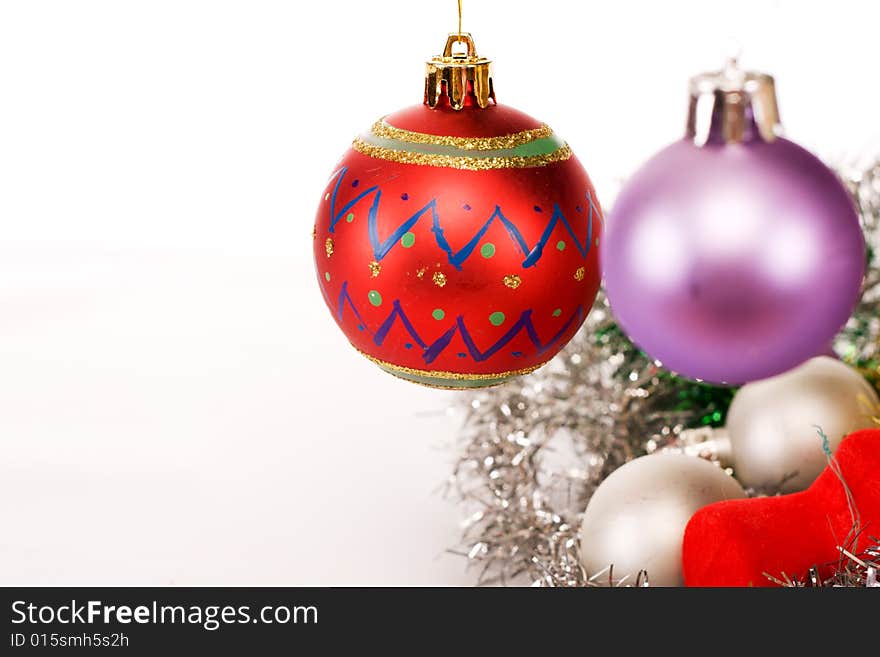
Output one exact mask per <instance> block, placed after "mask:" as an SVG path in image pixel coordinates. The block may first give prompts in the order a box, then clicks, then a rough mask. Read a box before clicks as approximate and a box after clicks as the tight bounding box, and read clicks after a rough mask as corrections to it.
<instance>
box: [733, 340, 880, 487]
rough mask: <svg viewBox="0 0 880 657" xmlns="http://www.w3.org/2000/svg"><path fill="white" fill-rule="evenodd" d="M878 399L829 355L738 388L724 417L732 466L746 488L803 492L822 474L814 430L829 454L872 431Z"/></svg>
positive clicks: (820, 452)
mask: <svg viewBox="0 0 880 657" xmlns="http://www.w3.org/2000/svg"><path fill="white" fill-rule="evenodd" d="M878 403H880V402H878V398H877V393H876V392H875V391H874V388H872V387H871V385H870V384H869V383H868V382H867V381H865V379H864V378H862V376H861V375H859V373H858V372H856V371H855V370H853V369H852V368H850V367H849V366H847V365H845V364H844V363H842V362H840V361H839V360H837V359H835V358H830V357H828V356H818V357H816V358H811V359H810V360H808V361H807V362H806V363H804V364H803V365H800V366H798V367H796V368H794V369H793V370H790V371H788V372H785V373H784V374H780V375H779V376H774V377H771V378H769V379H764V380H762V381H755V382H754V383H749V384H747V385H745V386H743V387H742V388H741V389H740V391H739V392H738V393H737V394H736V396H735V397H734V398H733V403H732V404H731V405H730V410H729V411H728V414H727V434H728V437H729V440H730V456H731V463H732V465H733V468H734V473H735V475H736V478H737V479H738V480H739V481H740V483H742V485H743V486H746V487H754V488H757V489H767V490H772V491H777V490H779V491H781V492H784V493H790V492H794V491H799V490H804V489H805V488H807V487H808V486H809V485H810V484H811V483H813V480H814V479H815V478H816V477H818V476H819V473H820V472H822V470H823V469H824V468H825V465H826V463H827V462H826V458H825V453H824V452H823V450H822V438H821V436H820V434H819V430H820V429H821V431H822V432H823V433H824V434H825V435H826V436H828V442H829V447H830V448H831V450H832V451H833V450H835V449H837V446H838V445H839V444H840V441H841V440H842V439H843V437H844V436H846V435H847V434H849V433H852V432H853V431H856V430H858V429H867V428H869V427H874V426H876V425H875V423H874V421H873V419H872V416H873V415H874V414H875V413H876V412H877V408H876V407H877V405H878Z"/></svg>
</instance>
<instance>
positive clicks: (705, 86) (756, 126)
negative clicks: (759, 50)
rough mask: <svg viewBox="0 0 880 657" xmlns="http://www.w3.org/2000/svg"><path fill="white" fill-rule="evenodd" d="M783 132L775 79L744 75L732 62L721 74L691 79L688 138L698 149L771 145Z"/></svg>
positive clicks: (734, 60)
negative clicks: (719, 145) (757, 140)
mask: <svg viewBox="0 0 880 657" xmlns="http://www.w3.org/2000/svg"><path fill="white" fill-rule="evenodd" d="M781 131H782V124H781V123H780V121H779V107H778V105H777V103H776V84H775V82H774V80H773V77H772V76H770V75H767V74H766V73H756V72H754V71H744V70H742V69H740V68H739V66H738V65H737V61H736V59H731V60H729V61H728V63H727V66H725V68H724V69H723V70H721V71H714V72H711V73H702V74H700V75H697V76H695V77H692V78H691V80H690V108H689V111H688V124H687V137H688V138H689V139H691V140H692V141H693V142H694V144H696V145H697V146H704V145H706V144H707V143H709V142H713V143H725V144H736V143H740V142H743V141H748V140H751V139H754V138H760V139H763V140H764V141H768V142H771V141H774V140H775V139H776V137H777V136H778V135H779V134H780V133H781Z"/></svg>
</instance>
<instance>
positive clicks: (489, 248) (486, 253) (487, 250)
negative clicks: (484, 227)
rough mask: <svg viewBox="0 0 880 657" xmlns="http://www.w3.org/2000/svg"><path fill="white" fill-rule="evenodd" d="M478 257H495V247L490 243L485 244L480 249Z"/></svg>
mask: <svg viewBox="0 0 880 657" xmlns="http://www.w3.org/2000/svg"><path fill="white" fill-rule="evenodd" d="M480 255H481V256H483V257H484V258H491V257H492V256H493V255H495V245H494V244H492V242H486V243H485V244H484V245H483V246H482V247H481V248H480Z"/></svg>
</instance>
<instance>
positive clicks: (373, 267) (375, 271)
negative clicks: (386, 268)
mask: <svg viewBox="0 0 880 657" xmlns="http://www.w3.org/2000/svg"><path fill="white" fill-rule="evenodd" d="M369 266H370V276H371V277H372V278H376V276H378V275H379V272H380V271H382V265H380V264H379V263H378V262H376V261H375V260H373V262H371V263H370V265H369Z"/></svg>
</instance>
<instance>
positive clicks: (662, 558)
mask: <svg viewBox="0 0 880 657" xmlns="http://www.w3.org/2000/svg"><path fill="white" fill-rule="evenodd" d="M741 497H745V492H744V491H743V489H742V487H741V486H740V485H739V484H738V483H737V482H736V480H734V479H733V477H731V476H729V475H728V474H727V473H725V472H724V471H723V470H722V469H721V468H719V467H717V466H716V465H713V464H712V463H709V462H708V461H705V460H703V459H699V458H695V457H692V456H685V455H683V454H652V455H650V456H642V457H640V458H637V459H634V460H632V461H630V462H629V463H626V464H625V465H623V466H621V467H620V468H618V469H617V470H615V471H614V472H612V473H611V475H609V476H608V477H607V478H606V479H605V480H604V481H603V482H602V484H601V485H600V486H599V488H597V489H596V492H595V493H594V494H593V496H592V497H591V498H590V502H589V504H587V510H586V511H585V512H584V518H583V521H582V523H581V532H580V543H581V545H580V555H581V563H582V564H583V566H584V568H585V569H586V571H587V573H588V574H589V575H594V574H596V573H600V572H602V571H607V569H608V567H609V566H612V565H613V580H614V582H615V583H617V582H619V581H620V580H621V579H622V578H624V577H625V578H626V580H625V581H627V582H631V583H632V582H635V580H636V577H637V576H638V573H639V571H641V570H644V571H646V572H647V575H648V581H649V583H650V585H651V586H682V585H683V584H684V580H683V577H682V570H681V543H682V539H683V537H684V528H685V525H687V522H688V520H690V518H691V516H692V515H693V514H694V513H695V512H696V511H697V510H698V509H700V508H702V507H704V506H706V505H707V504H712V503H714V502H720V501H721V500H729V499H737V498H741ZM595 581H596V582H597V583H603V582H605V583H607V582H608V581H609V578H608V574H607V572H605V573H604V574H603V575H600V576H599V577H597V578H596V580H595Z"/></svg>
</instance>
